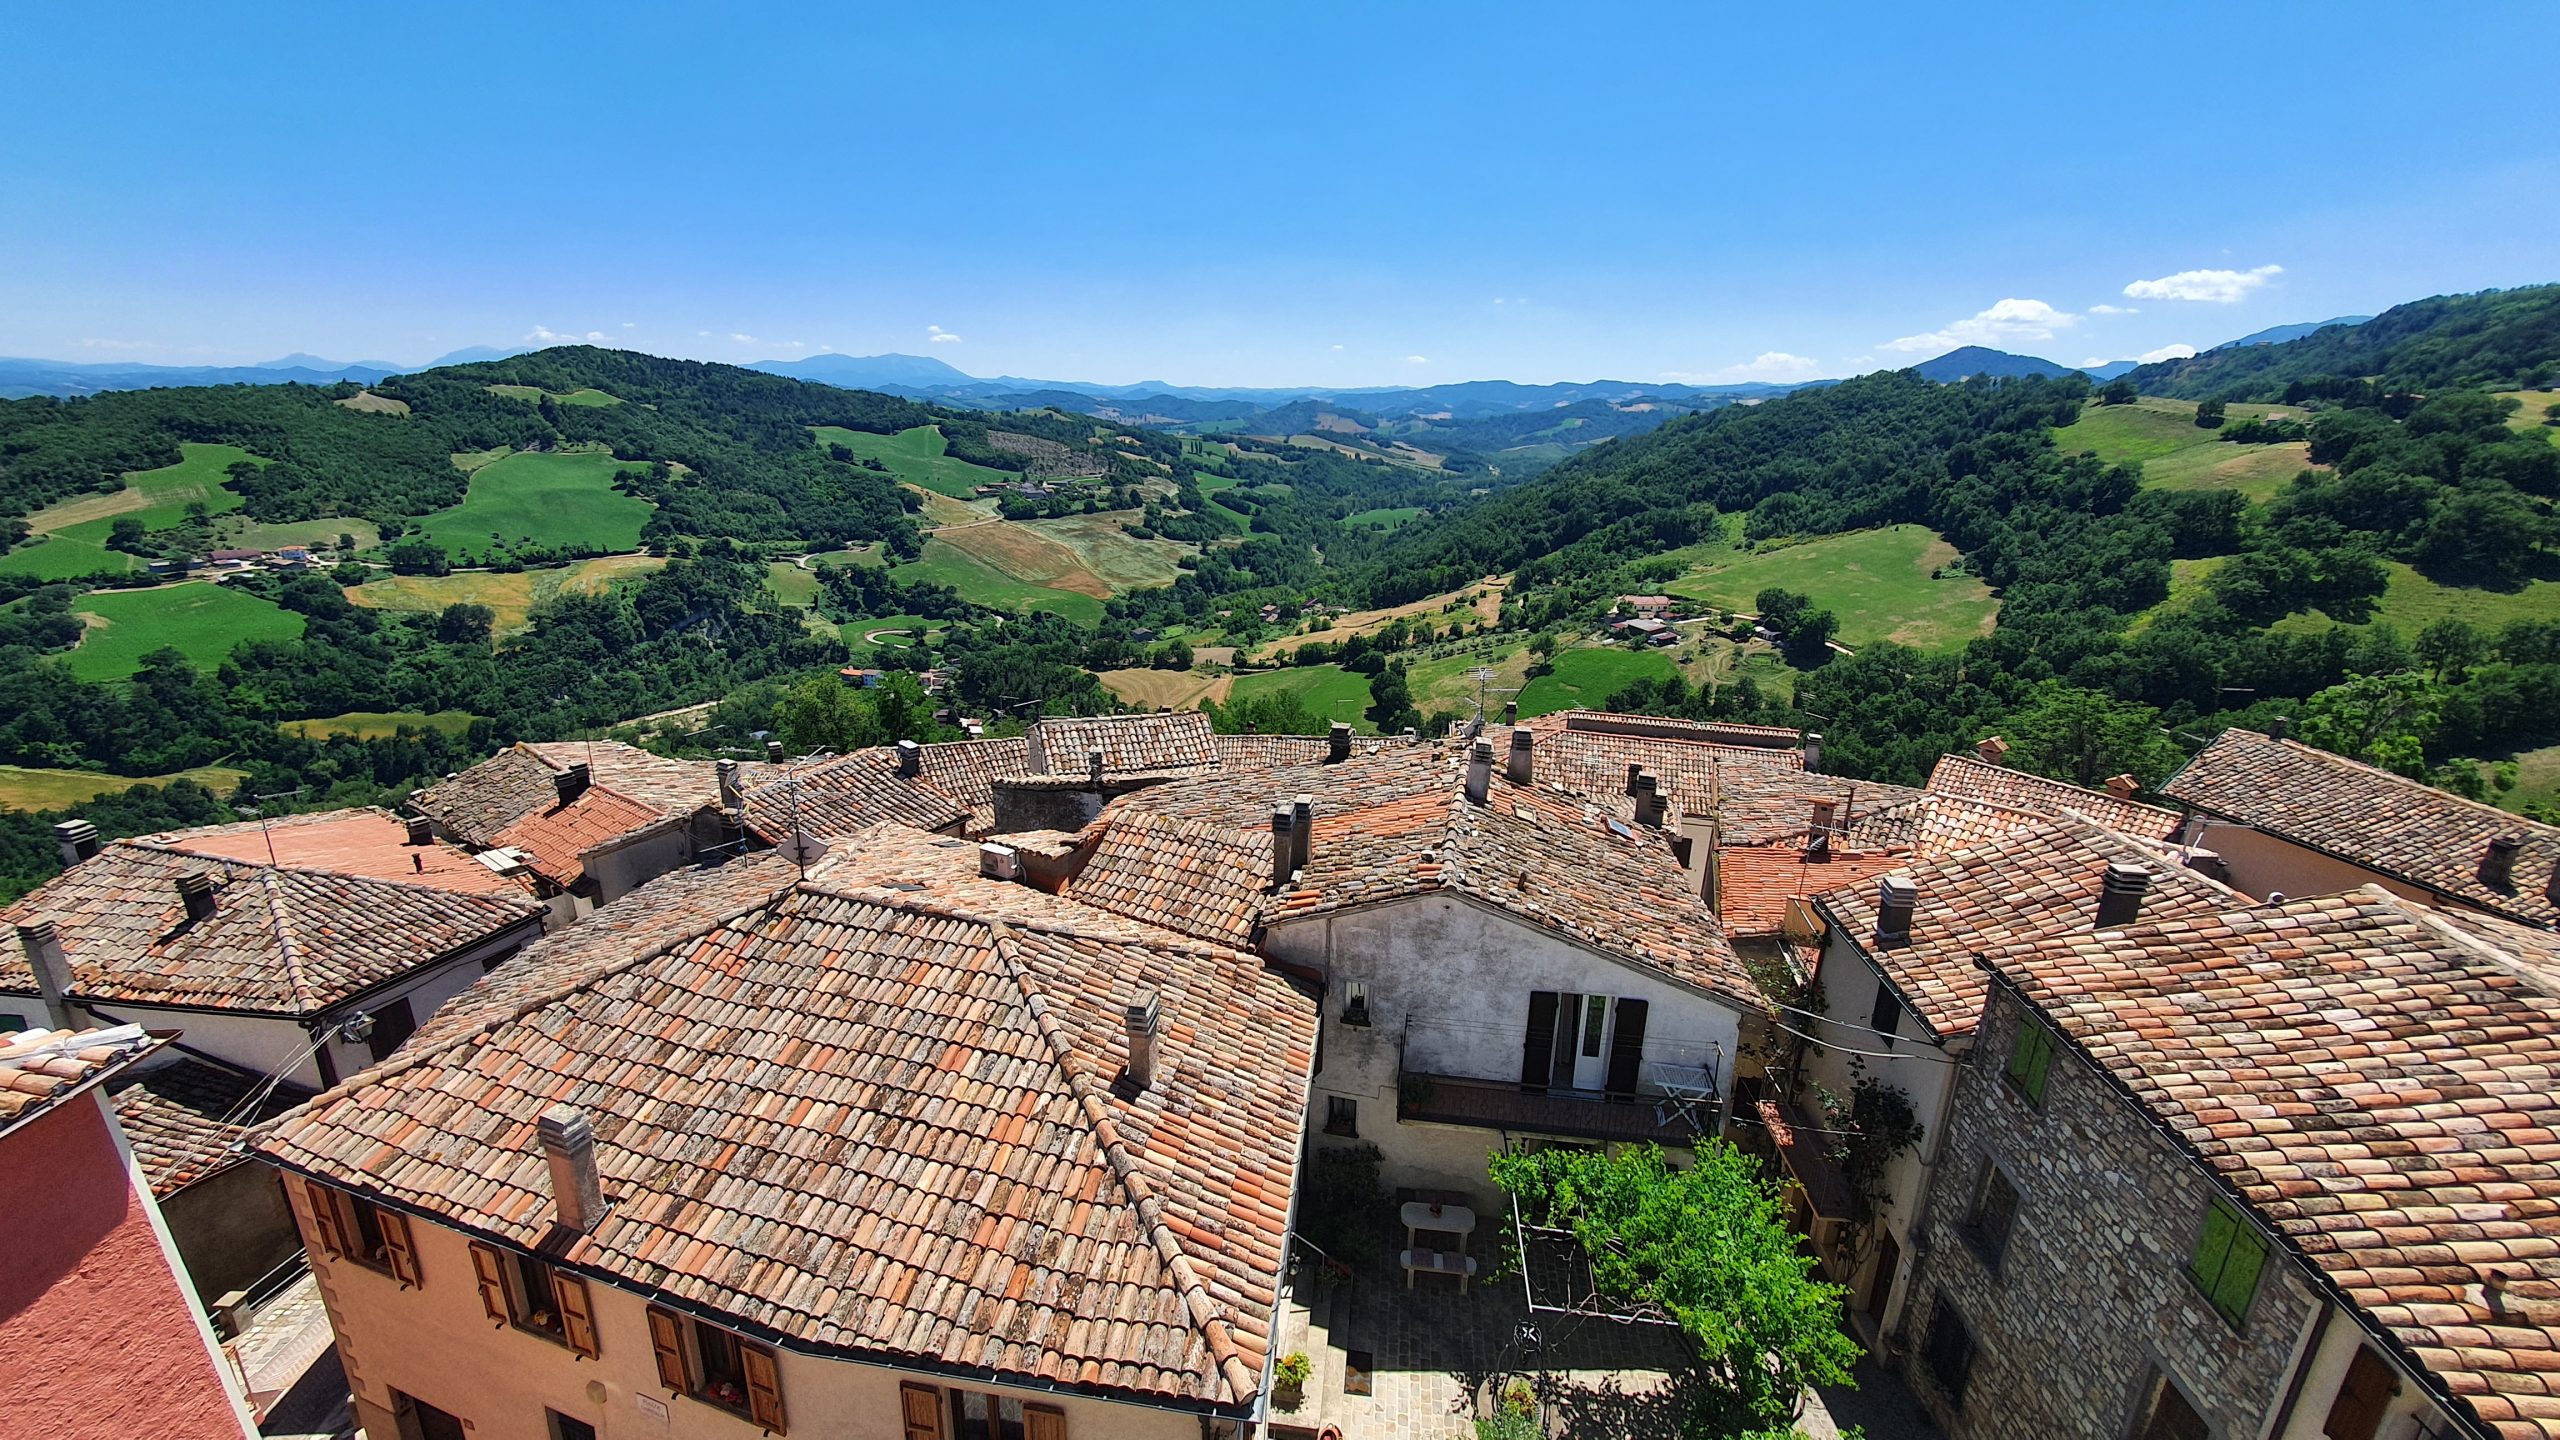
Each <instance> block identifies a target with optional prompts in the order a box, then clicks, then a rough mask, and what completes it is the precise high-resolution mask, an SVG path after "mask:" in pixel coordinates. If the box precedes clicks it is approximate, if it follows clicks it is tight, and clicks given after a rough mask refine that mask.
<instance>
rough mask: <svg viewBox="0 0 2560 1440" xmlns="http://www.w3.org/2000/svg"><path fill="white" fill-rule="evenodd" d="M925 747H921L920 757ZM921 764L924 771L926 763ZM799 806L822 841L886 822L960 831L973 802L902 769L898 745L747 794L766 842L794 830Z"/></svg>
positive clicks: (754, 825)
mask: <svg viewBox="0 0 2560 1440" xmlns="http://www.w3.org/2000/svg"><path fill="white" fill-rule="evenodd" d="M968 743H975V744H980V745H990V744H1002V743H1003V742H1002V741H989V740H981V741H976V742H968ZM924 748H925V747H923V746H918V747H917V750H918V752H919V754H918V760H919V761H921V760H922V758H923V757H922V754H921V752H922V751H923V749H924ZM917 768H918V770H919V771H921V770H922V769H923V766H922V765H921V764H919V765H918V767H917ZM795 787H796V793H795ZM795 810H796V812H797V814H798V816H799V823H800V828H801V829H802V831H803V832H805V833H806V834H808V835H810V836H811V837H813V838H816V839H820V840H832V839H835V838H836V837H838V836H841V835H852V834H856V833H858V832H860V831H864V830H868V829H870V828H871V827H872V826H874V825H879V824H883V823H886V822H895V823H897V824H900V825H912V826H914V827H915V828H916V829H918V830H957V829H959V828H961V827H962V826H965V825H966V824H968V821H969V807H968V806H967V805H966V804H964V803H962V802H961V801H959V800H957V799H954V798H953V797H952V796H949V795H946V794H944V793H943V792H942V791H941V790H940V789H939V788H937V787H936V786H935V785H934V784H933V782H932V781H930V780H928V779H926V778H925V777H924V776H923V775H922V774H921V773H919V774H917V775H914V776H907V775H901V774H899V773H898V749H897V747H896V746H894V745H878V746H874V747H872V748H870V749H868V750H857V751H855V752H853V753H852V754H850V755H846V756H842V757H840V758H838V759H834V760H829V761H826V762H824V763H823V764H819V765H814V766H811V767H809V768H807V769H804V770H800V771H798V772H797V773H796V774H785V775H783V776H781V777H779V778H777V779H774V780H770V781H767V782H766V783H765V784H763V785H760V786H758V787H756V789H755V790H754V791H752V792H750V793H749V794H748V796H747V828H748V829H750V830H753V831H754V832H755V833H756V835H757V837H758V838H759V839H762V840H763V841H764V842H765V843H766V844H768V845H779V844H781V843H782V842H783V841H784V840H785V839H786V838H788V837H789V835H790V833H791V825H792V816H793V814H794V812H795Z"/></svg>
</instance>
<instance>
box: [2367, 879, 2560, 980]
mask: <svg viewBox="0 0 2560 1440" xmlns="http://www.w3.org/2000/svg"><path fill="white" fill-rule="evenodd" d="M2366 892H2369V893H2371V894H2373V895H2375V896H2377V897H2379V898H2380V899H2382V900H2383V901H2385V902H2387V903H2388V904H2389V905H2390V907H2391V908H2392V909H2394V910H2397V911H2399V912H2400V913H2401V914H2403V915H2405V916H2407V917H2408V918H2409V919H2410V920H2411V921H2413V922H2414V923H2416V924H2417V925H2419V926H2421V927H2423V928H2425V929H2426V930H2427V931H2428V932H2429V933H2431V934H2434V935H2437V936H2440V937H2442V938H2443V939H2446V940H2449V941H2451V942H2453V943H2454V944H2455V945H2457V946H2459V947H2461V948H2462V949H2463V950H2465V951H2467V952H2469V953H2470V954H2472V955H2474V956H2476V957H2477V958H2479V959H2481V960H2483V961H2486V962H2488V963H2489V964H2491V965H2494V966H2496V967H2497V968H2498V969H2500V970H2502V971H2505V972H2506V973H2508V974H2511V975H2514V976H2516V977H2517V978H2519V979H2521V980H2523V981H2524V982H2525V984H2526V985H2528V986H2530V987H2531V988H2532V989H2533V991H2534V992H2535V993H2536V994H2538V995H2541V996H2543V997H2544V998H2545V999H2549V1000H2554V1001H2560V993H2555V992H2554V991H2553V988H2552V986H2551V985H2550V983H2549V982H2548V981H2546V980H2544V979H2542V978H2541V977H2539V976H2537V975H2536V974H2535V973H2534V970H2533V967H2532V966H2530V965H2527V964H2526V963H2525V962H2524V960H2523V959H2522V958H2521V957H2519V956H2517V955H2516V954H2515V952H2513V951H2511V950H2508V949H2507V948H2505V947H2504V946H2501V945H2497V944H2493V943H2492V942H2491V941H2490V940H2489V938H2488V937H2487V936H2485V935H2476V934H2473V933H2472V932H2471V931H2468V930H2465V929H2463V928H2462V927H2461V926H2459V925H2456V924H2454V923H2453V922H2452V921H2451V920H2448V919H2446V918H2445V917H2444V915H2443V914H2442V913H2441V912H2439V911H2438V910H2436V909H2435V908H2434V907H2432V906H2427V905H2421V904H2418V903H2417V902H2415V901H2412V900H2405V899H2402V898H2401V897H2400V896H2397V895H2394V894H2392V893H2391V892H2390V891H2388V890H2385V889H2384V888H2382V887H2381V886H2380V885H2378V884H2374V883H2372V882H2370V881H2368V882H2366V883H2365V884H2362V885H2359V886H2357V887H2356V888H2355V890H2353V891H2349V892H2348V893H2349V894H2357V893H2366ZM2492 918H2501V919H2502V918H2503V917H2492ZM2505 923H2507V924H2509V925H2517V926H2519V928H2530V927H2527V926H2523V925H2522V924H2521V922H2519V921H2514V920H2507V921H2506V922H2505Z"/></svg>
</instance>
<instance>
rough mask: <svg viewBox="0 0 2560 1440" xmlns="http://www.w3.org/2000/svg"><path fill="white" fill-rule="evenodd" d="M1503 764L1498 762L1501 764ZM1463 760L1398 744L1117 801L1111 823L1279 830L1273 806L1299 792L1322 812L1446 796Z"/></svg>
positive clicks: (1107, 811)
mask: <svg viewBox="0 0 2560 1440" xmlns="http://www.w3.org/2000/svg"><path fill="white" fill-rule="evenodd" d="M1499 763H1500V762H1499V761H1497V762H1496V764H1497V765H1499ZM1455 764H1456V762H1455V761H1454V760H1452V759H1451V758H1450V757H1449V756H1447V755H1444V754H1442V753H1440V752H1439V751H1437V750H1435V749H1433V748H1432V747H1430V746H1428V745H1405V744H1393V745H1387V746H1382V747H1380V748H1379V749H1376V750H1373V751H1370V752H1368V753H1366V754H1362V753H1358V752H1356V751H1355V752H1354V753H1353V755H1352V757H1351V758H1350V759H1348V760H1345V761H1343V762H1342V763H1341V764H1339V765H1324V764H1315V765H1284V766H1280V767H1277V768H1275V769H1272V770H1267V771H1258V772H1251V773H1249V774H1247V775H1245V776H1242V777H1238V776H1228V775H1217V776H1210V777H1203V778H1194V779H1189V780H1177V781H1174V782H1172V783H1171V784H1167V785H1157V786H1153V787H1150V788H1148V789H1145V790H1139V791H1134V792H1132V793H1130V794H1127V795H1122V796H1119V797H1117V798H1115V799H1113V800H1112V801H1111V802H1110V803H1109V804H1107V805H1105V806H1104V807H1103V809H1102V814H1103V818H1105V819H1109V818H1110V817H1112V816H1114V815H1119V814H1126V813H1128V812H1130V811H1133V810H1145V811H1147V812H1149V813H1151V814H1157V815H1179V816H1183V817H1186V818H1189V819H1195V820H1216V821H1219V822H1220V823H1222V824H1225V825H1228V826H1231V827H1233V828H1235V829H1238V830H1245V829H1252V828H1256V827H1259V828H1262V829H1265V830H1267V829H1269V828H1270V826H1271V806H1272V804H1273V803H1274V802H1275V801H1285V800H1288V799H1290V798H1291V797H1293V796H1296V795H1299V794H1307V795H1312V796H1314V797H1315V805H1316V813H1317V814H1319V815H1323V814H1328V813H1333V812H1336V811H1340V810H1343V809H1347V808H1350V807H1353V806H1360V805H1374V804H1379V803H1383V802H1385V801H1388V800H1393V799H1397V798H1399V797H1402V796H1407V795H1420V794H1424V793H1435V794H1436V793H1440V792H1443V791H1446V790H1447V789H1448V788H1449V787H1450V786H1451V785H1452V784H1454V783H1456V782H1455V779H1454V777H1455V776H1456V775H1457V773H1458V772H1457V770H1456V769H1455V768H1454V767H1455Z"/></svg>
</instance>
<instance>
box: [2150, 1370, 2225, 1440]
mask: <svg viewBox="0 0 2560 1440" xmlns="http://www.w3.org/2000/svg"><path fill="white" fill-rule="evenodd" d="M2133 1435H2134V1440H2212V1436H2213V1429H2212V1427H2211V1426H2209V1425H2207V1424H2205V1423H2204V1417H2203V1416H2202V1415H2199V1414H2197V1413H2196V1407H2195V1406H2194V1405H2193V1404H2192V1403H2190V1402H2189V1401H2188V1399H2187V1397H2186V1393H2185V1392H2184V1391H2182V1390H2180V1389H2179V1388H2178V1382H2176V1381H2175V1380H2172V1379H2170V1378H2169V1377H2168V1376H2166V1375H2159V1376H2156V1377H2155V1378H2154V1380H2153V1382H2152V1390H2151V1408H2150V1410H2149V1412H2148V1413H2146V1414H2145V1415H2144V1416H2143V1417H2142V1424H2141V1426H2140V1428H2138V1429H2136V1430H2135V1431H2134V1432H2133Z"/></svg>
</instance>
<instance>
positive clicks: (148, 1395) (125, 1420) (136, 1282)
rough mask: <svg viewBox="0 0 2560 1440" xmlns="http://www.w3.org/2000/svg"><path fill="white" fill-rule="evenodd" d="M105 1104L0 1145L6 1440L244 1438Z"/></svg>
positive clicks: (75, 1108) (1, 1417)
mask: <svg viewBox="0 0 2560 1440" xmlns="http://www.w3.org/2000/svg"><path fill="white" fill-rule="evenodd" d="M107 1124H108V1122H107V1118H106V1116H105V1114H104V1112H103V1111H102V1110H101V1109H100V1107H99V1102H98V1100H97V1098H96V1092H92V1093H91V1094H89V1095H84V1096H81V1097H79V1098H78V1099H75V1100H73V1101H71V1102H70V1103H69V1104H66V1105H62V1106H60V1107H58V1108H56V1109H54V1110H53V1111H51V1112H50V1113H48V1114H45V1115H43V1116H40V1117H38V1118H37V1119H35V1120H32V1121H30V1122H28V1123H27V1124H26V1125H24V1126H22V1127H20V1128H19V1129H17V1130H15V1131H12V1132H11V1133H10V1134H9V1135H8V1136H7V1137H5V1138H0V1440H18V1437H21V1436H45V1437H49V1440H92V1437H94V1440H130V1437H134V1436H142V1435H152V1436H163V1435H165V1436H173V1437H174V1436H187V1437H196V1436H205V1437H221V1436H236V1435H238V1434H240V1422H239V1420H238V1419H237V1418H236V1415H235V1412H234V1411H233V1409H232V1407H231V1400H230V1396H229V1393H228V1392H227V1391H226V1390H225V1389H224V1387H223V1382H222V1374H221V1372H220V1371H218V1370H217V1369H215V1368H214V1367H215V1363H216V1362H215V1360H214V1357H213V1356H212V1354H210V1353H209V1352H208V1351H207V1350H206V1348H205V1341H204V1334H203V1332H202V1331H201V1330H199V1329H198V1328H197V1323H196V1317H195V1313H194V1308H193V1305H194V1302H193V1301H192V1300H191V1299H190V1298H189V1296H188V1294H187V1291H186V1287H185V1284H184V1282H183V1281H181V1280H180V1279H179V1277H178V1276H177V1275H176V1274H174V1273H172V1272H171V1270H170V1269H169V1262H168V1259H167V1257H166V1256H165V1255H164V1254H163V1253H162V1252H161V1249H160V1242H159V1239H158V1237H156V1236H155V1235H154V1234H153V1233H152V1229H151V1219H150V1216H149V1215H148V1214H147V1213H146V1212H145V1211H144V1209H143V1207H142V1204H141V1202H140V1201H138V1200H137V1199H136V1198H135V1197H134V1193H133V1189H132V1186H131V1184H130V1181H129V1178H128V1174H129V1172H128V1171H127V1170H126V1168H125V1163H124V1159H123V1156H122V1155H121V1154H120V1153H119V1151H118V1149H117V1146H116V1142H115V1137H114V1135H113V1134H112V1133H111V1132H110V1131H109V1130H108V1128H107Z"/></svg>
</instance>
